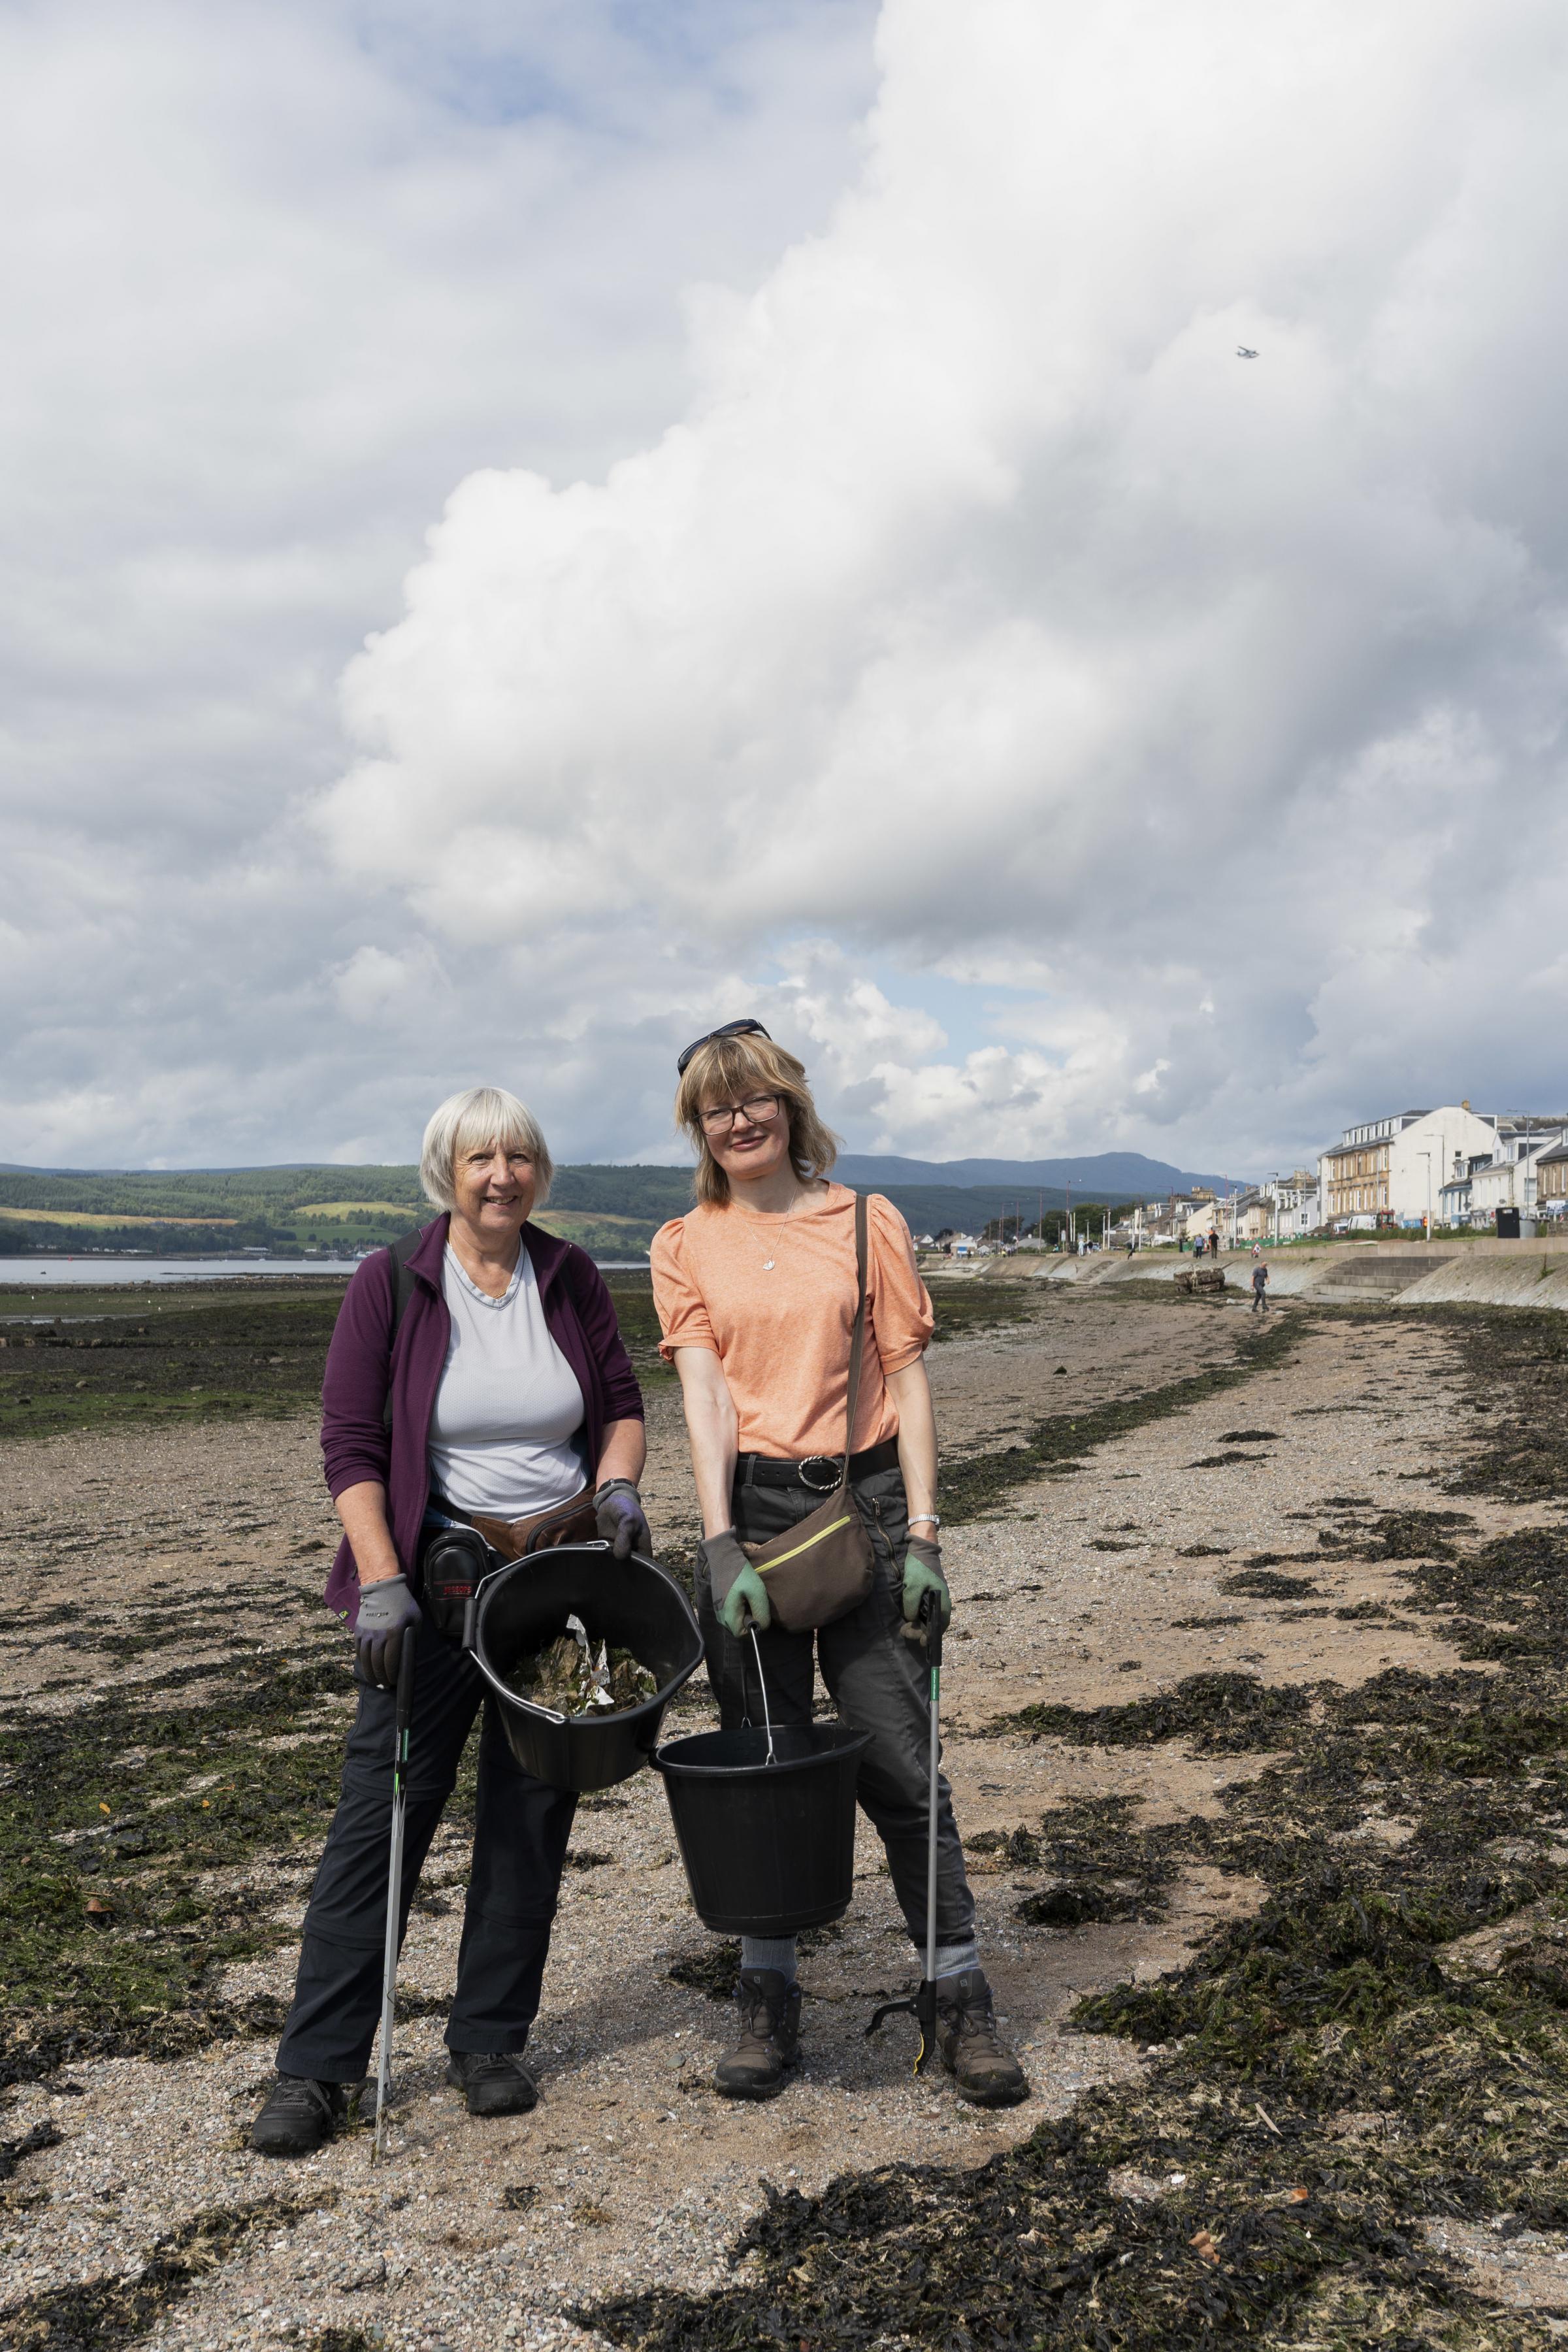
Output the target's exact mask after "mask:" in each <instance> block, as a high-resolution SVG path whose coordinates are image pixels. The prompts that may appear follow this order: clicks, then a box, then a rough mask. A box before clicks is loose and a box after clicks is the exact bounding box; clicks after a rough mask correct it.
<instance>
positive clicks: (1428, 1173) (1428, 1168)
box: [1415, 1151, 1432, 1241]
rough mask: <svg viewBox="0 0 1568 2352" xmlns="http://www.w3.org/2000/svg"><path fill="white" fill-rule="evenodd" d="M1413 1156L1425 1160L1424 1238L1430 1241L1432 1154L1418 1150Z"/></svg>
mask: <svg viewBox="0 0 1568 2352" xmlns="http://www.w3.org/2000/svg"><path fill="white" fill-rule="evenodd" d="M1415 1157H1416V1159H1417V1160H1425V1161H1426V1238H1427V1240H1428V1241H1430V1240H1431V1238H1432V1154H1431V1153H1430V1152H1429V1151H1418V1152H1417V1153H1416V1155H1415Z"/></svg>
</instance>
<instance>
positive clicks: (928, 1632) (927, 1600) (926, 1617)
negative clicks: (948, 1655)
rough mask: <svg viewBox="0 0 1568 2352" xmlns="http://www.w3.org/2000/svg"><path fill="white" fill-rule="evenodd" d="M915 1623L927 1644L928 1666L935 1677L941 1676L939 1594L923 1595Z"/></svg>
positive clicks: (940, 1607)
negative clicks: (936, 1675)
mask: <svg viewBox="0 0 1568 2352" xmlns="http://www.w3.org/2000/svg"><path fill="white" fill-rule="evenodd" d="M915 1622H916V1624H917V1625H918V1626H919V1627H920V1629H921V1633H920V1638H921V1641H922V1642H923V1643H924V1644H925V1654H926V1664H927V1665H928V1666H930V1668H931V1672H932V1674H933V1675H934V1674H940V1672H941V1671H942V1600H941V1597H940V1595H939V1594H937V1593H935V1592H923V1593H922V1594H921V1605H920V1612H919V1614H918V1615H917V1617H916V1619H915Z"/></svg>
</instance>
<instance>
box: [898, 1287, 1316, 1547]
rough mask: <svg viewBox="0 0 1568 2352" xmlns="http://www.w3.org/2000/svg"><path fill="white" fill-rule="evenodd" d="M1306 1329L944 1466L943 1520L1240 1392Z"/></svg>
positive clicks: (1286, 1331)
mask: <svg viewBox="0 0 1568 2352" xmlns="http://www.w3.org/2000/svg"><path fill="white" fill-rule="evenodd" d="M1299 1328H1300V1327H1299V1325H1298V1324H1296V1323H1294V1322H1284V1321H1282V1322H1279V1323H1278V1324H1275V1325H1273V1326H1272V1327H1271V1328H1269V1329H1268V1330H1267V1331H1258V1332H1254V1331H1251V1330H1246V1329H1244V1330H1243V1331H1241V1332H1240V1333H1239V1334H1238V1335H1237V1351H1236V1357H1235V1360H1234V1361H1233V1362H1231V1363H1228V1364H1219V1365H1215V1366H1214V1367H1213V1368H1212V1369H1211V1370H1208V1371H1204V1372H1194V1373H1193V1374H1191V1375H1190V1376H1189V1377H1188V1378H1186V1379H1185V1380H1179V1381H1166V1382H1165V1383H1164V1385H1163V1387H1160V1388H1156V1389H1148V1390H1146V1391H1144V1392H1143V1393H1142V1395H1140V1396H1128V1397H1113V1398H1112V1399H1111V1400H1110V1402H1109V1403H1107V1404H1102V1405H1095V1406H1093V1407H1091V1408H1090V1409H1089V1410H1088V1411H1084V1412H1072V1413H1065V1412H1063V1413H1053V1414H1051V1415H1050V1416H1049V1417H1048V1418H1047V1419H1046V1420H1044V1421H1040V1422H1037V1423H1036V1424H1035V1426H1034V1428H1033V1429H1032V1430H1031V1431H1030V1432H1029V1434H1028V1436H1027V1437H1026V1440H1025V1441H1024V1443H1023V1444H1017V1445H1008V1446H1005V1447H1001V1448H999V1449H997V1450H996V1451H994V1452H993V1453H988V1454H970V1455H968V1456H967V1457H966V1458H964V1459H962V1460H959V1461H956V1462H953V1463H952V1464H951V1465H950V1464H947V1463H944V1464H943V1466H942V1515H943V1517H945V1518H949V1519H951V1520H952V1521H953V1522H955V1523H956V1522H957V1521H959V1520H962V1519H972V1518H974V1517H977V1516H978V1515H979V1514H980V1513H981V1512H982V1511H984V1510H987V1509H989V1508H991V1507H993V1506H994V1504H996V1503H997V1502H999V1501H1001V1500H1002V1499H1003V1497H1004V1496H1005V1495H1007V1494H1008V1493H1009V1491H1010V1490H1011V1489H1012V1488H1013V1487H1014V1486H1020V1485H1023V1484H1025V1483H1026V1482H1027V1481H1028V1480H1030V1479H1035V1478H1039V1477H1041V1476H1042V1475H1047V1474H1048V1473H1050V1472H1052V1471H1056V1470H1062V1469H1065V1468H1067V1467H1068V1466H1069V1465H1072V1464H1074V1463H1076V1462H1077V1460H1078V1458H1079V1455H1080V1454H1083V1453H1084V1452H1085V1451H1086V1449H1087V1448H1089V1446H1093V1445H1101V1444H1104V1443H1105V1442H1106V1440H1107V1439H1108V1438H1112V1437H1121V1436H1125V1435H1126V1434H1127V1433H1129V1432H1130V1431H1131V1430H1134V1429H1142V1428H1144V1427H1146V1426H1147V1425H1148V1423H1151V1422H1155V1421H1163V1420H1165V1419H1167V1418H1168V1417H1169V1416H1170V1415H1171V1414H1172V1413H1177V1412H1186V1411H1187V1409H1188V1408H1189V1407H1190V1406H1192V1405H1194V1404H1201V1403H1202V1402H1204V1401H1205V1399H1206V1398H1209V1397H1212V1396H1215V1395H1219V1394H1222V1393H1224V1392H1225V1391H1226V1390H1229V1389H1233V1388H1238V1387H1240V1386H1242V1385H1244V1384H1245V1382H1247V1381H1249V1380H1251V1379H1252V1378H1253V1377H1254V1376H1255V1374H1257V1373H1258V1372H1261V1371H1269V1370H1275V1369H1276V1368H1277V1367H1278V1366H1279V1365H1280V1364H1282V1363H1283V1362H1284V1361H1285V1360H1286V1358H1287V1356H1288V1355H1289V1350H1290V1349H1291V1348H1292V1346H1293V1345H1294V1344H1295V1342H1296V1339H1297V1336H1298V1331H1299Z"/></svg>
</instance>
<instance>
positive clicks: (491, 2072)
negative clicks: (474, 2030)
mask: <svg viewBox="0 0 1568 2352" xmlns="http://www.w3.org/2000/svg"><path fill="white" fill-rule="evenodd" d="M447 2084H448V2085H449V2087H450V2088H451V2089H452V2090H454V2091H464V2092H466V2093H467V2094H468V2113H469V2114H470V2115H471V2116H526V2115H527V2114H528V2113H529V2111H530V2109H531V2108H532V2107H536V2106H537V2105H539V2085H538V2084H537V2083H536V2082H535V2081H534V2079H533V2077H532V2075H531V2074H530V2073H529V2071H528V2069H527V2067H526V2066H525V2065H524V2064H523V2063H522V2060H521V2057H520V2056H519V2055H518V2053H516V2052H515V2051H512V2050H453V2051H450V2052H449V2053H447Z"/></svg>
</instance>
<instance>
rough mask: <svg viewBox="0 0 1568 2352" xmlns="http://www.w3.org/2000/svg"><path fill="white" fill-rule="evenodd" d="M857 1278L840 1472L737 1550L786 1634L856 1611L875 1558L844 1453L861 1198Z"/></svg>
mask: <svg viewBox="0 0 1568 2352" xmlns="http://www.w3.org/2000/svg"><path fill="white" fill-rule="evenodd" d="M855 1272H856V1276H857V1279H858V1285H859V1297H858V1300H857V1303H856V1307H855V1336H854V1338H853V1339H851V1340H850V1343H849V1410H848V1415H847V1420H846V1423H845V1429H844V1467H843V1470H842V1472H841V1474H840V1475H839V1480H838V1485H837V1487H836V1489H835V1490H834V1492H833V1493H832V1494H831V1495H829V1496H828V1497H827V1500H826V1502H825V1503H823V1504H821V1505H820V1506H819V1507H818V1508H817V1509H816V1510H815V1511H813V1512H812V1513H811V1514H810V1516H809V1517H806V1518H804V1519H801V1520H800V1521H798V1523H797V1524H796V1525H795V1527H793V1528H788V1529H787V1530H786V1531H785V1533H784V1534H783V1535H782V1536H774V1537H773V1539H772V1541H771V1542H769V1543H765V1544H744V1545H742V1550H743V1551H744V1552H745V1554H746V1556H747V1558H748V1559H750V1560H751V1562H752V1566H753V1568H755V1569H756V1570H757V1572H758V1574H759V1575H760V1576H761V1577H762V1579H763V1583H764V1584H765V1585H766V1587H767V1593H768V1599H769V1601H771V1602H772V1604H773V1618H774V1621H775V1622H776V1623H778V1624H779V1625H782V1626H783V1628H784V1632H785V1633H809V1632H810V1631H811V1629H812V1628H813V1627H814V1626H816V1625H831V1624H832V1622H833V1621H834V1619H835V1618H836V1617H846V1616H847V1615H848V1613H849V1612H850V1610H851V1609H858V1607H859V1605H860V1603H861V1601H864V1600H865V1598H866V1596H867V1594H868V1592H869V1591H870V1590H871V1580H872V1576H873V1573H874V1571H875V1568H876V1555H875V1553H874V1552H873V1551H872V1549H871V1538H870V1537H869V1536H868V1534H867V1532H866V1522H865V1520H864V1519H863V1518H862V1517H860V1508H859V1505H858V1503H857V1502H856V1500H855V1496H854V1495H853V1493H852V1492H851V1490H850V1486H849V1452H850V1448H851V1447H852V1446H853V1444H854V1443H855V1408H856V1406H857V1405H858V1403H859V1401H860V1359H861V1357H862V1356H863V1354H864V1353H865V1348H866V1196H865V1194H864V1193H863V1192H859V1193H857V1194H856V1196H855Z"/></svg>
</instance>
